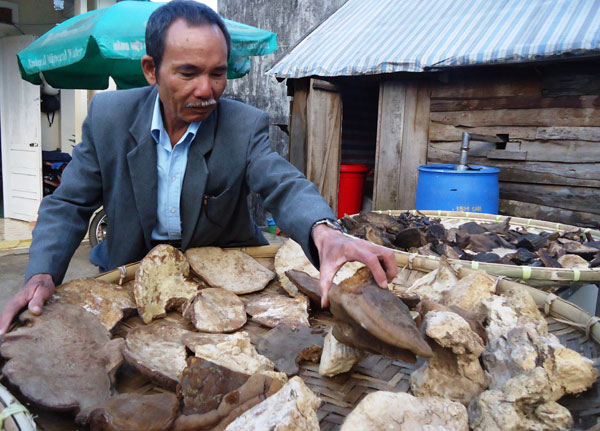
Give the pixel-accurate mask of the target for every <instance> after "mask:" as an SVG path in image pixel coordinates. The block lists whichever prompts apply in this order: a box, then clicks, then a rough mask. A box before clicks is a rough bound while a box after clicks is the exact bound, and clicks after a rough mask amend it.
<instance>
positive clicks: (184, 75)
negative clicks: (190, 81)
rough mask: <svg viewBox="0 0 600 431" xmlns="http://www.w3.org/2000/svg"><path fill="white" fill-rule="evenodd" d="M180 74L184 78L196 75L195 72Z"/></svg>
mask: <svg viewBox="0 0 600 431" xmlns="http://www.w3.org/2000/svg"><path fill="white" fill-rule="evenodd" d="M179 74H180V75H181V76H183V77H184V78H192V77H193V76H194V73H193V72H179Z"/></svg>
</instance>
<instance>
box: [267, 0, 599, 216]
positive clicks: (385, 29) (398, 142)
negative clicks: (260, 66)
mask: <svg viewBox="0 0 600 431" xmlns="http://www.w3.org/2000/svg"><path fill="white" fill-rule="evenodd" d="M599 29H600V0H553V1H547V0H531V1H527V2H523V1H520V0H508V1H505V2H481V1H478V0H465V1H463V2H454V1H451V0H446V1H439V0H424V1H422V2H413V1H410V0H349V1H348V2H347V3H346V4H345V5H344V6H342V7H341V8H340V9H339V10H338V11H337V12H335V13H334V14H333V15H331V16H330V18H329V19H328V20H326V21H325V22H323V23H322V24H321V25H320V26H319V27H318V28H316V29H315V30H314V31H313V32H312V33H311V34H310V35H308V36H307V37H306V38H305V39H303V40H302V41H300V42H299V43H298V44H297V45H296V46H295V47H294V48H293V49H292V50H290V52H289V53H288V54H287V55H286V56H285V57H284V58H282V59H281V60H280V61H279V62H278V63H277V64H276V65H275V66H274V67H273V68H272V69H271V70H270V71H269V73H270V74H272V75H275V77H277V78H278V79H287V86H288V90H289V91H288V94H289V95H290V96H292V102H291V108H290V124H289V130H290V160H291V161H292V163H294V164H295V165H296V166H297V167H298V168H300V169H301V170H302V171H303V172H305V173H306V175H307V177H308V178H309V179H311V180H312V181H313V182H314V183H315V184H316V185H317V187H318V188H319V190H320V191H321V193H322V194H323V196H324V197H325V198H326V199H327V200H328V202H329V203H330V204H331V205H332V207H334V208H336V206H337V193H338V181H339V165H340V163H342V162H345V161H348V162H363V163H366V164H368V165H369V166H371V167H372V168H373V171H374V177H373V178H372V181H368V182H367V187H366V189H365V194H366V195H367V196H369V197H370V198H372V207H373V209H410V208H414V206H415V196H416V187H417V181H418V167H419V166H420V165H425V164H433V163H452V164H455V163H458V160H459V152H460V141H461V136H462V132H464V131H466V132H469V133H477V134H486V135H495V136H499V137H500V138H502V142H501V143H492V144H491V143H486V142H472V145H471V150H470V152H469V154H470V155H469V161H470V163H473V164H478V165H485V166H495V167H498V168H500V176H499V179H500V213H501V214H507V215H515V216H520V217H531V218H536V219H542V220H551V221H556V222H562V223H568V224H576V225H581V226H587V227H595V228H598V227H600V199H599V198H598V196H599V194H600V30H599ZM456 209H457V210H466V211H473V209H472V208H456Z"/></svg>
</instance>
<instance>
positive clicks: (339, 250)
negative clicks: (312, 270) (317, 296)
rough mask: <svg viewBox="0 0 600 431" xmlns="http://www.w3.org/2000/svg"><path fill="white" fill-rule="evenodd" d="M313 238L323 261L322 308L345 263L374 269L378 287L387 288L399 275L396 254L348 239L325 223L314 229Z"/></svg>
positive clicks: (371, 244) (376, 246)
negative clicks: (354, 263)
mask: <svg viewBox="0 0 600 431" xmlns="http://www.w3.org/2000/svg"><path fill="white" fill-rule="evenodd" d="M312 238H313V241H314V242H315V245H316V246H317V250H318V251H319V259H320V261H321V277H320V280H319V288H320V289H321V307H322V308H325V307H327V306H328V305H329V296H328V295H329V288H330V287H331V283H332V281H333V277H334V276H335V274H336V272H338V270H339V269H340V268H341V267H342V265H344V264H345V263H346V262H352V261H358V262H362V263H364V264H365V265H367V267H368V268H369V269H370V270H371V273H372V274H373V278H375V281H376V282H377V284H378V285H379V287H381V288H383V289H386V288H387V283H388V281H392V280H393V279H394V277H395V276H396V275H397V274H398V265H397V264H396V258H395V256H394V252H393V251H392V250H389V249H387V248H384V247H381V246H378V245H375V244H373V243H370V242H368V241H365V240H362V239H358V238H348V237H347V236H345V235H344V234H342V233H341V232H340V231H338V230H335V229H332V228H330V227H328V226H327V225H325V224H320V225H317V226H315V228H314V229H313V231H312Z"/></svg>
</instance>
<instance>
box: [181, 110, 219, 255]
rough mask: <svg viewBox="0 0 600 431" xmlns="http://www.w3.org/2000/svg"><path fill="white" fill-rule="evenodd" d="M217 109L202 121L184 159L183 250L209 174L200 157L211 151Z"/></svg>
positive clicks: (204, 162) (200, 203)
mask: <svg viewBox="0 0 600 431" xmlns="http://www.w3.org/2000/svg"><path fill="white" fill-rule="evenodd" d="M217 111H218V109H215V111H213V113H212V114H211V115H210V116H209V117H208V118H207V119H206V121H203V122H202V124H201V125H200V128H199V129H198V132H196V138H195V139H194V141H193V142H192V144H191V146H190V150H189V152H188V161H187V166H186V169H185V176H184V178H183V186H182V190H181V197H180V201H179V208H180V211H179V213H180V215H181V248H182V249H184V250H185V249H187V248H188V246H189V245H190V242H191V241H192V238H193V234H194V231H195V230H196V226H197V224H198V221H199V219H200V212H201V211H202V198H203V196H204V190H205V189H206V182H207V181H208V175H209V172H208V166H207V164H206V159H205V158H204V156H205V155H206V154H207V153H208V152H209V151H210V150H212V148H213V145H214V142H215V128H216V125H217Z"/></svg>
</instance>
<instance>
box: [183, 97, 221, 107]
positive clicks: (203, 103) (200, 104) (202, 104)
mask: <svg viewBox="0 0 600 431" xmlns="http://www.w3.org/2000/svg"><path fill="white" fill-rule="evenodd" d="M216 104H217V101H216V100H215V99H213V98H210V99H207V100H202V101H200V102H189V103H186V104H185V106H184V107H185V108H206V107H207V106H212V105H216Z"/></svg>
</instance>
